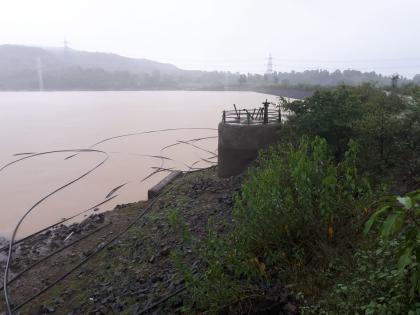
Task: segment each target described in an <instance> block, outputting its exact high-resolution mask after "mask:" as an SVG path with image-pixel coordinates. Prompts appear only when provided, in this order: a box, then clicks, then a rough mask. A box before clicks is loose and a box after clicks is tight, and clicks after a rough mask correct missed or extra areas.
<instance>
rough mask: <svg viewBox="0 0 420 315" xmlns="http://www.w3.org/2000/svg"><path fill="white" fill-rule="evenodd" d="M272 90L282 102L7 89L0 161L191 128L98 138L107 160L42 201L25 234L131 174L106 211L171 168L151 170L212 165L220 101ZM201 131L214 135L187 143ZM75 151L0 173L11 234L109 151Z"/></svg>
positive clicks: (245, 104) (242, 103)
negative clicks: (17, 226)
mask: <svg viewBox="0 0 420 315" xmlns="http://www.w3.org/2000/svg"><path fill="white" fill-rule="evenodd" d="M266 98H267V99H268V100H269V101H272V102H275V101H276V97H275V96H272V95H266V94H260V93H253V92H198V91H141V92H1V93H0V167H2V166H4V165H5V164H7V163H9V162H11V161H13V160H16V159H18V158H22V157H24V156H25V155H15V154H19V153H40V152H44V151H53V150H72V149H86V148H89V147H90V146H91V145H92V144H95V143H97V142H99V141H101V140H102V139H106V138H110V137H114V136H118V135H122V134H131V133H141V132H146V131H152V130H161V129H170V128H174V129H175V128H176V129H178V128H184V129H181V130H168V131H160V132H154V133H147V134H135V135H131V136H127V137H120V138H115V139H112V140H109V141H107V142H104V143H101V144H99V145H97V146H95V147H94V149H97V150H102V151H105V152H107V154H108V156H109V158H108V160H107V161H106V162H105V163H104V164H102V165H101V166H100V167H99V168H97V169H96V170H94V171H93V172H92V173H91V174H89V175H88V176H86V177H84V178H83V179H81V180H80V181H77V182H76V183H75V184H73V185H71V186H69V187H66V188H65V189H63V190H61V191H59V192H58V193H56V194H54V195H53V196H51V197H50V198H48V199H46V200H45V201H44V202H43V203H41V204H40V205H39V206H37V207H36V208H35V209H34V210H33V211H32V212H31V213H30V214H29V215H28V216H27V217H26V219H25V221H24V222H23V224H22V226H21V228H20V229H19V232H18V235H17V237H18V238H20V237H24V236H25V235H28V234H30V233H33V232H36V231H38V230H40V229H42V228H43V227H46V226H49V225H51V224H54V223H56V222H58V221H60V220H62V219H63V218H68V217H70V216H71V215H73V214H75V213H77V212H80V211H82V210H84V209H88V208H90V207H92V206H94V205H96V204H98V203H100V202H102V201H104V200H105V199H106V196H107V195H108V193H109V192H110V191H111V190H113V189H114V188H115V187H117V186H119V185H122V184H125V183H127V184H126V185H125V186H123V187H122V188H120V189H119V190H117V191H116V192H115V195H118V196H117V197H116V198H114V199H112V200H111V201H110V202H108V203H106V204H104V205H102V206H101V207H99V208H100V211H106V210H110V209H113V208H114V207H115V206H116V205H117V204H124V203H129V202H135V201H139V200H145V199H146V198H147V190H148V188H150V187H151V186H153V185H154V184H156V183H157V182H159V181H160V180H161V179H162V178H163V177H164V176H166V175H167V174H168V173H167V172H158V173H156V174H155V175H153V176H151V177H148V176H149V175H150V174H151V173H152V172H154V171H155V170H157V168H171V169H176V170H183V171H187V170H191V169H196V168H203V167H208V166H211V165H213V163H215V162H217V157H215V154H217V138H216V137H217V130H211V128H214V129H217V125H218V123H219V121H220V119H221V112H222V110H223V109H232V104H236V105H237V107H239V108H253V107H260V106H261V102H263V101H264V100H265V99H266ZM193 128H210V129H193ZM208 137H212V138H208ZM197 138H206V139H201V140H196V141H191V142H189V143H182V142H185V141H187V142H188V141H190V140H192V139H197ZM172 144H177V145H173V146H171V145H172ZM167 146H168V147H167ZM165 147H167V148H165ZM70 155H72V153H53V154H46V155H40V156H36V157H33V158H30V159H25V160H22V161H21V162H19V163H16V164H13V165H11V166H10V167H8V168H6V169H4V170H3V171H1V172H0V235H1V236H5V237H9V236H10V235H11V232H12V231H13V228H14V226H15V225H16V223H17V222H18V220H19V218H20V217H21V216H22V215H23V214H24V213H25V212H26V211H27V210H28V209H29V208H30V207H31V206H32V205H33V204H35V203H36V202H37V201H38V200H40V199H41V198H43V197H44V196H45V195H47V194H49V193H50V192H52V191H54V190H55V189H56V188H58V187H59V186H62V185H64V184H65V183H67V182H69V181H71V180H73V179H74V178H77V177H79V176H80V175H82V174H83V173H85V172H87V171H88V170H89V169H91V168H93V167H95V165H97V164H98V163H100V162H101V161H102V160H103V159H104V158H105V155H104V154H102V153H99V152H83V153H80V154H77V155H76V156H74V157H72V158H69V159H66V157H68V156H70ZM159 156H163V157H165V158H160V157H159ZM145 178H146V179H145ZM92 211H93V210H92ZM92 211H90V212H87V213H86V215H89V214H91V213H92ZM83 217H84V216H83V215H82V216H79V217H78V218H77V219H78V220H81V219H83Z"/></svg>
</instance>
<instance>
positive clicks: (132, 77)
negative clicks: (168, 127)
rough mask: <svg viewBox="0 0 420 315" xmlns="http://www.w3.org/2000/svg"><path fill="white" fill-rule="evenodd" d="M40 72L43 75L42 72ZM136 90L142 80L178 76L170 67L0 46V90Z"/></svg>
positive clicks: (75, 52) (65, 51) (68, 51)
mask: <svg viewBox="0 0 420 315" xmlns="http://www.w3.org/2000/svg"><path fill="white" fill-rule="evenodd" d="M39 69H40V71H39ZM39 72H42V79H43V81H44V82H43V83H44V84H43V85H44V88H45V89H78V88H80V89H95V88H99V89H107V88H117V89H124V88H128V89H129V88H137V87H139V86H138V83H139V82H138V81H139V76H150V77H152V76H158V75H161V74H162V75H175V74H180V73H182V72H183V71H182V70H180V69H178V68H177V67H175V66H174V65H171V64H166V63H160V62H156V61H151V60H147V59H134V58H127V57H122V56H119V55H116V54H109V53H100V52H85V51H78V50H73V49H70V48H38V47H28V46H17V45H1V46H0V89H2V90H9V89H10V90H20V89H29V90H32V89H38V88H39V84H40V83H39Z"/></svg>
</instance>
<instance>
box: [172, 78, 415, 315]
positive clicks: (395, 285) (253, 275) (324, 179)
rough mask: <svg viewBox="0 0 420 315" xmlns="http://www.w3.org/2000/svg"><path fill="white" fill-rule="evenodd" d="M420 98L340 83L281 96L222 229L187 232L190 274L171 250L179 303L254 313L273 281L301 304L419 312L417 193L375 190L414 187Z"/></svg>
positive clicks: (314, 309)
mask: <svg viewBox="0 0 420 315" xmlns="http://www.w3.org/2000/svg"><path fill="white" fill-rule="evenodd" d="M419 96H420V94H419V91H418V90H415V91H414V93H412V95H411V97H405V96H402V95H400V94H397V93H396V91H392V92H391V93H385V92H384V91H382V90H380V89H378V88H376V87H374V86H371V85H363V86H359V87H345V86H343V87H339V88H337V89H334V90H328V91H327V90H325V91H322V90H320V91H318V92H316V93H315V94H314V96H312V97H310V98H308V99H306V100H304V101H297V102H293V103H285V102H284V103H282V104H281V106H282V107H283V109H284V110H288V111H289V112H290V113H291V116H290V118H289V120H288V122H287V123H286V124H285V125H284V128H283V130H282V144H280V145H279V146H277V147H274V148H271V149H270V150H269V151H267V152H262V153H261V155H260V158H259V160H258V162H257V163H256V165H255V166H254V167H253V168H252V169H251V170H250V171H249V173H248V175H247V179H246V180H245V183H244V185H243V187H242V190H241V193H240V194H238V195H237V197H236V200H235V205H234V212H233V216H234V220H233V223H232V224H231V225H230V227H229V229H228V231H227V232H226V233H224V234H223V235H220V234H218V233H216V232H215V231H214V230H212V228H211V226H209V232H208V237H207V238H206V239H205V240H204V241H203V240H201V241H200V240H194V239H191V238H186V241H187V242H189V243H192V244H193V245H192V247H193V248H195V251H196V255H198V256H199V257H200V259H201V260H202V262H203V264H204V266H205V267H204V268H203V270H202V271H201V276H200V277H194V276H193V275H192V273H191V272H190V271H189V267H188V265H187V264H184V263H183V260H182V254H180V253H179V254H178V255H177V256H176V261H177V263H178V265H179V268H180V269H181V270H182V271H183V272H184V275H185V279H186V283H187V287H188V289H189V292H190V298H191V301H190V302H191V303H190V307H191V309H190V310H191V311H194V312H199V311H204V310H206V311H207V312H210V313H214V314H222V313H229V314H231V313H254V312H256V311H257V310H258V305H260V304H261V303H264V301H265V300H266V297H267V288H270V287H275V286H279V285H281V286H286V287H288V288H290V289H291V290H292V291H293V293H294V296H295V298H296V300H297V303H298V304H299V305H300V311H301V313H303V314H407V313H409V314H417V313H418V312H420V300H419V288H420V286H419V283H420V282H419V279H420V277H419V271H418V270H419V268H418V265H419V263H420V255H419V254H418V253H419V250H418V248H419V247H420V246H419V245H418V244H419V237H420V236H418V235H420V234H419V222H418V221H417V220H418V215H419V211H418V210H419V208H418V207H419V200H420V199H419V198H420V197H419V195H420V194H419V192H414V193H410V194H408V195H407V196H405V197H399V198H396V197H387V198H386V197H385V196H387V195H392V194H398V195H402V194H406V193H408V192H409V191H410V190H414V189H416V188H418V187H419V180H420V161H419V156H420V129H419V128H420V115H419V113H420V97H419ZM286 135H287V136H286ZM367 222H368V223H367ZM364 230H365V232H367V231H368V230H370V233H363V231H364ZM183 231H184V234H185V229H184V230H183ZM277 302H278V303H282V301H281V299H280V300H279V301H277Z"/></svg>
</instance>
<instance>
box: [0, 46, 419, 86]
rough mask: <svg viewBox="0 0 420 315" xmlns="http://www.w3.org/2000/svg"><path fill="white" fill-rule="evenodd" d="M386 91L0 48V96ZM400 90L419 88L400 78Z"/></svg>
mask: <svg viewBox="0 0 420 315" xmlns="http://www.w3.org/2000/svg"><path fill="white" fill-rule="evenodd" d="M363 82H371V83H373V84H377V85H379V86H387V85H390V83H391V78H390V77H388V76H383V75H381V74H377V73H375V72H360V71H357V70H344V71H340V70H336V71H334V72H329V71H327V70H321V69H319V70H306V71H303V72H295V71H292V72H274V73H273V74H270V75H261V74H252V73H248V74H244V73H239V72H236V73H232V72H224V71H199V70H194V71H192V70H182V69H179V68H177V67H176V66H174V65H172V64H167V63H160V62H156V61H152V60H147V59H134V58H127V57H123V56H119V55H116V54H110V53H99V52H85V51H78V50H74V49H70V48H63V47H62V48H39V47H28V46H18V45H0V90H39V89H43V90H144V89H202V90H206V89H208V90H236V89H238V90H252V91H263V90H264V91H265V90H267V89H269V90H279V89H281V90H282V91H283V90H284V89H288V90H290V89H291V88H292V89H295V90H296V89H298V90H299V91H307V90H308V89H309V90H313V89H314V87H322V86H328V87H329V86H337V85H341V84H346V85H359V84H361V83H363ZM399 82H400V84H408V83H413V82H414V83H417V84H420V75H416V76H415V77H414V79H413V80H408V79H405V78H401V79H400V80H399Z"/></svg>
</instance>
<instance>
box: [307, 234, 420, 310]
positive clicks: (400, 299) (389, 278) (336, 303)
mask: <svg viewBox="0 0 420 315" xmlns="http://www.w3.org/2000/svg"><path fill="white" fill-rule="evenodd" d="M401 244H402V243H401V240H398V239H395V240H392V241H390V242H389V243H387V244H385V243H384V242H380V243H379V244H378V246H372V247H371V248H369V249H364V250H358V251H357V252H356V254H355V256H354V266H355V268H354V269H351V270H348V271H347V272H345V274H344V275H342V276H341V277H340V279H339V280H338V279H336V281H337V283H336V284H335V285H334V286H332V288H331V289H329V290H327V293H326V294H325V296H324V297H323V298H322V299H319V300H318V301H316V302H315V303H313V304H311V305H303V306H302V307H301V313H302V315H309V314H313V315H326V314H328V315H353V314H365V315H370V314H375V315H376V314H378V315H396V314H410V315H411V314H412V315H414V314H420V303H417V301H416V300H413V299H412V297H411V295H410V282H409V281H408V274H407V272H405V273H404V274H400V272H399V270H398V267H397V261H398V259H397V258H396V256H397V254H398V251H399V248H400V246H401ZM301 299H302V300H304V298H303V297H302V296H301Z"/></svg>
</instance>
